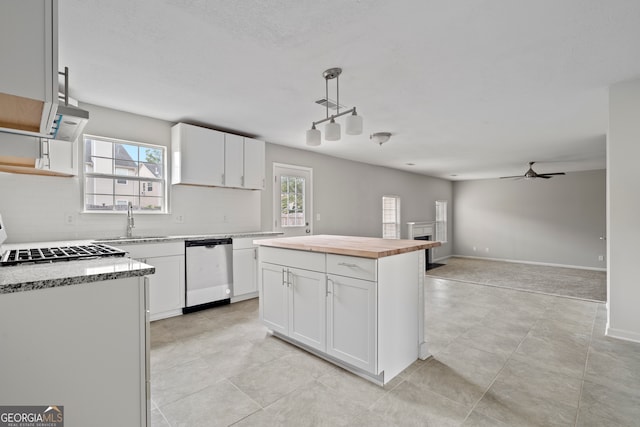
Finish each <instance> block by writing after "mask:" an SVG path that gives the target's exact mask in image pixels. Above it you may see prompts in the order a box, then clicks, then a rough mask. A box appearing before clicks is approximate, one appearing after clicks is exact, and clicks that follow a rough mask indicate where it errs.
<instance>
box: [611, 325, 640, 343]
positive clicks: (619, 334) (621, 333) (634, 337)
mask: <svg viewBox="0 0 640 427" xmlns="http://www.w3.org/2000/svg"><path fill="white" fill-rule="evenodd" d="M604 334H605V335H606V336H608V337H611V338H618V339H621V340H625V341H631V342H637V343H640V333H638V332H633V331H625V330H624V329H614V328H612V327H610V326H609V324H607V328H606V329H605V332H604Z"/></svg>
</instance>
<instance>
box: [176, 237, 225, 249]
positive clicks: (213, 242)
mask: <svg viewBox="0 0 640 427" xmlns="http://www.w3.org/2000/svg"><path fill="white" fill-rule="evenodd" d="M231 243H232V240H231V239H201V240H185V241H184V245H185V247H187V248H189V247H194V246H205V247H207V248H213V247H215V246H220V245H230V244H231Z"/></svg>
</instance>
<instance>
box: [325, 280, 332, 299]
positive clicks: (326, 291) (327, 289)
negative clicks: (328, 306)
mask: <svg viewBox="0 0 640 427" xmlns="http://www.w3.org/2000/svg"><path fill="white" fill-rule="evenodd" d="M329 282H331V284H332V285H333V280H331V279H329V278H327V281H326V282H325V296H326V297H328V296H329V294H330V293H331V291H330V290H329ZM332 287H333V286H332Z"/></svg>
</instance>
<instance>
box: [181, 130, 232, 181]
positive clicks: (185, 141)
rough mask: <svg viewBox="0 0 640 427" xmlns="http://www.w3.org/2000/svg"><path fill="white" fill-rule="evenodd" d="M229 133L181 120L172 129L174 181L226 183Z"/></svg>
mask: <svg viewBox="0 0 640 427" xmlns="http://www.w3.org/2000/svg"><path fill="white" fill-rule="evenodd" d="M224 139H225V134H224V133H223V132H219V131H216V130H212V129H207V128H203V127H199V126H192V125H188V124H186V123H178V124H176V125H174V126H173V127H172V128H171V183H172V184H191V185H204V186H219V187H221V186H223V185H224V182H225V170H224V160H225V145H224Z"/></svg>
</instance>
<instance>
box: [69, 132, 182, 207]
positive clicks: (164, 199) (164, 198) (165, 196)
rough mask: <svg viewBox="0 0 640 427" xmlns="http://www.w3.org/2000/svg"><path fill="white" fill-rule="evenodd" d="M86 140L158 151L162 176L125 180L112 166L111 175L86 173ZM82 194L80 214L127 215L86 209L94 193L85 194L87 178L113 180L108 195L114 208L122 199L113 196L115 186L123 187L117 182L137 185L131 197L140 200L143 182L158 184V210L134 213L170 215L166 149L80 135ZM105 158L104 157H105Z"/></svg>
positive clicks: (133, 177) (112, 158) (132, 177)
mask: <svg viewBox="0 0 640 427" xmlns="http://www.w3.org/2000/svg"><path fill="white" fill-rule="evenodd" d="M87 140H95V141H102V142H107V143H111V144H112V145H113V146H115V145H116V144H122V145H133V146H136V147H145V148H151V149H154V150H160V151H161V152H162V162H161V163H158V164H159V165H161V167H162V175H161V177H160V178H151V177H148V176H144V177H143V176H134V175H127V177H126V178H124V175H118V174H116V173H115V170H116V167H115V165H114V167H113V172H114V173H113V174H105V173H93V172H87V171H86V157H87V155H86V141H87ZM81 145H82V147H81V150H82V156H81V159H82V163H81V164H82V193H81V197H82V200H81V203H82V209H81V212H82V213H83V214H84V213H87V214H107V215H114V214H115V215H125V214H126V213H127V211H126V210H116V209H113V210H98V209H87V196H91V195H93V194H94V193H91V194H87V178H98V179H99V178H103V179H112V180H113V186H114V187H113V188H114V190H113V191H114V192H113V194H110V196H112V197H113V205H114V207H115V206H116V204H117V200H118V197H120V198H121V197H122V196H123V195H122V194H115V187H116V185H123V184H121V183H120V182H118V181H126V184H129V183H130V181H133V182H137V183H138V194H137V195H133V196H131V197H137V198H139V199H140V198H142V197H145V196H143V195H142V192H141V188H142V183H143V182H153V183H158V184H160V185H162V192H161V194H160V195H159V196H158V198H160V199H161V206H160V209H159V210H146V209H145V210H143V209H135V210H134V212H135V213H136V214H145V215H167V214H169V213H170V209H169V177H168V169H167V160H168V159H167V151H168V149H167V147H166V146H164V145H159V144H149V143H145V142H138V141H131V140H125V139H119V138H112V137H108V136H99V135H90V134H83V135H82V144H81ZM112 156H113V157H111V158H110V159H111V160H115V155H114V154H112ZM105 158H106V157H105ZM136 163H137V164H138V165H139V164H141V163H146V162H144V161H140V160H138V161H136ZM105 195H109V194H105ZM146 197H150V196H146Z"/></svg>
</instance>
